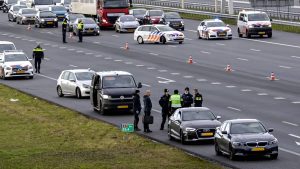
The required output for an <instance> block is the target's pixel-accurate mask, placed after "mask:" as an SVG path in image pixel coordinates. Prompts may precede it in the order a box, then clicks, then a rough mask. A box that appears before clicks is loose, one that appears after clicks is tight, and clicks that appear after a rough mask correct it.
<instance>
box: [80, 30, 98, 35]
mask: <svg viewBox="0 0 300 169" xmlns="http://www.w3.org/2000/svg"><path fill="white" fill-rule="evenodd" d="M82 34H83V35H94V34H100V31H99V30H92V31H88V30H84V31H82Z"/></svg>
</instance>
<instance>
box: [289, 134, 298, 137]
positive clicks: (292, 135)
mask: <svg viewBox="0 0 300 169" xmlns="http://www.w3.org/2000/svg"><path fill="white" fill-rule="evenodd" d="M289 136H291V137H295V138H300V136H297V135H295V134H289Z"/></svg>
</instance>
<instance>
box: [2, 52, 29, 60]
mask: <svg viewBox="0 0 300 169" xmlns="http://www.w3.org/2000/svg"><path fill="white" fill-rule="evenodd" d="M27 60H28V59H27V56H26V55H25V54H6V55H5V62H18V61H27Z"/></svg>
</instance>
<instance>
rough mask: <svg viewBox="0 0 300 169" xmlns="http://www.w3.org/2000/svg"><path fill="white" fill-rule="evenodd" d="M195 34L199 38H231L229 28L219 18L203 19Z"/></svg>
mask: <svg viewBox="0 0 300 169" xmlns="http://www.w3.org/2000/svg"><path fill="white" fill-rule="evenodd" d="M197 34H198V38H199V39H232V32H231V28H230V27H229V26H228V25H226V24H225V23H224V22H223V21H221V20H219V19H207V20H203V21H202V22H201V23H200V25H199V26H198V28H197Z"/></svg>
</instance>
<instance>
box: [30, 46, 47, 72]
mask: <svg viewBox="0 0 300 169" xmlns="http://www.w3.org/2000/svg"><path fill="white" fill-rule="evenodd" d="M32 57H33V59H34V68H35V73H41V72H40V69H41V63H42V59H44V50H43V49H42V48H41V46H40V45H37V47H36V48H34V49H33V52H32Z"/></svg>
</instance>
